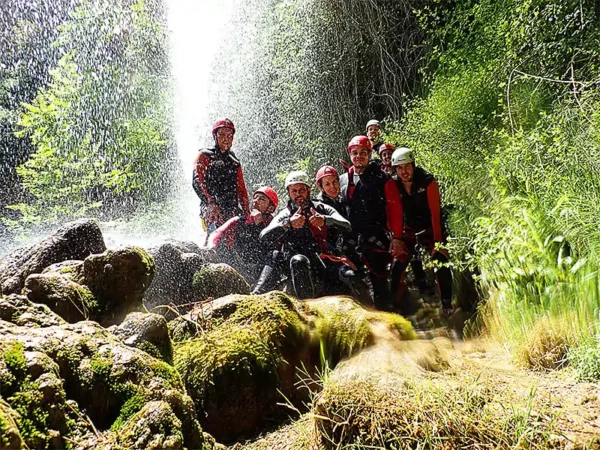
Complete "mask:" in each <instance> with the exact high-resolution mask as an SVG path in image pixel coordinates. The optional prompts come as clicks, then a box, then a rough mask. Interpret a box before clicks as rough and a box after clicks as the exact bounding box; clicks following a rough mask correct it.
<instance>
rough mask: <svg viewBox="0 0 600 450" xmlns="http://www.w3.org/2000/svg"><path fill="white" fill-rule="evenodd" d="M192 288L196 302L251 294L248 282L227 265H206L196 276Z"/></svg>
mask: <svg viewBox="0 0 600 450" xmlns="http://www.w3.org/2000/svg"><path fill="white" fill-rule="evenodd" d="M192 286H193V290H194V295H195V297H196V300H206V299H207V298H209V297H212V298H220V297H224V296H226V295H229V294H249V293H250V285H249V284H248V282H246V280H245V279H244V277H242V276H241V275H240V274H239V273H238V272H237V271H236V270H235V269H233V268H232V267H231V266H228V265H227V264H206V265H205V266H204V267H202V268H201V269H200V270H199V271H198V272H196V273H195V274H194V279H193V281H192Z"/></svg>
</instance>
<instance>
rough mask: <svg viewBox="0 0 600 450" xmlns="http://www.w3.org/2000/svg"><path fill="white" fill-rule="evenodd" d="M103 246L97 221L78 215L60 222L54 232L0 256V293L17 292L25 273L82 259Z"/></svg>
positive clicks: (39, 271)
mask: <svg viewBox="0 0 600 450" xmlns="http://www.w3.org/2000/svg"><path fill="white" fill-rule="evenodd" d="M105 250H106V245H105V244H104V238H103V237H102V232H101V231H100V226H99V225H98V222H97V221H96V220H93V219H80V220H76V221H73V222H69V223H66V224H64V225H63V226H61V227H60V228H59V229H58V230H57V231H56V232H55V233H54V234H52V235H50V236H48V237H47V238H46V239H44V240H43V241H41V242H38V243H36V244H34V245H31V246H29V247H24V248H20V249H17V250H15V251H14V252H12V253H10V254H9V255H8V256H6V257H4V258H3V259H2V260H0V294H4V295H8V294H15V293H18V292H21V289H23V285H24V283H25V280H26V279H27V277H28V276H29V275H31V274H34V273H42V271H43V270H44V269H45V268H46V267H48V266H50V265H52V264H56V263H59V262H62V261H67V260H82V259H84V258H86V257H87V256H88V255H90V254H93V253H102V252H103V251H105Z"/></svg>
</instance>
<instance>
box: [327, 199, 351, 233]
mask: <svg viewBox="0 0 600 450" xmlns="http://www.w3.org/2000/svg"><path fill="white" fill-rule="evenodd" d="M321 208H322V209H321ZM321 208H319V209H321V211H322V213H321V214H323V217H324V218H325V226H327V227H332V228H337V229H339V230H342V231H352V225H350V222H349V221H348V219H345V218H344V216H342V215H341V214H340V213H339V212H338V211H337V210H336V209H335V208H334V207H332V206H329V205H326V204H322V205H321Z"/></svg>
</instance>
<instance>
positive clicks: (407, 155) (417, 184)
mask: <svg viewBox="0 0 600 450" xmlns="http://www.w3.org/2000/svg"><path fill="white" fill-rule="evenodd" d="M392 166H393V168H394V170H395V171H396V174H397V176H398V180H397V185H398V190H399V192H400V198H401V199H402V211H403V214H404V228H403V237H402V239H403V241H404V242H405V243H406V245H407V247H408V252H407V253H405V254H402V255H401V256H400V257H397V258H396V260H395V261H394V265H393V268H392V282H391V284H392V290H393V292H394V295H396V296H400V295H402V289H401V281H402V277H403V275H404V272H405V271H406V267H407V265H408V261H409V259H410V257H411V255H412V254H413V253H414V252H415V251H416V249H415V247H416V245H417V240H418V243H419V244H420V245H421V246H424V247H425V248H426V249H427V251H428V252H429V254H430V255H431V259H432V260H433V261H435V262H436V267H435V269H434V272H435V276H436V280H437V284H438V289H439V291H440V295H441V300H442V313H443V314H444V315H446V316H449V315H451V314H452V313H453V312H454V308H453V306H452V272H451V271H450V268H449V267H448V261H449V259H450V256H449V254H448V250H446V249H445V248H444V247H443V245H444V243H445V236H444V233H443V227H442V215H441V207H440V190H439V187H438V184H437V182H436V180H435V178H434V177H433V175H431V174H430V173H428V172H426V171H425V170H423V169H422V168H420V167H417V166H416V165H415V159H414V155H413V152H412V151H411V150H410V149H408V148H406V147H402V148H399V149H398V150H396V151H395V152H394V153H393V154H392Z"/></svg>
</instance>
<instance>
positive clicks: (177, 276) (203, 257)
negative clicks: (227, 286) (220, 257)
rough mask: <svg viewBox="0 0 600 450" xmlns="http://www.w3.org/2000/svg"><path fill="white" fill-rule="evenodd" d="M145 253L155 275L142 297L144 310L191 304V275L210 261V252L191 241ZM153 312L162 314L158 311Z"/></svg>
mask: <svg viewBox="0 0 600 450" xmlns="http://www.w3.org/2000/svg"><path fill="white" fill-rule="evenodd" d="M148 253H149V254H150V255H151V256H152V257H153V258H154V262H155V266H156V275H155V277H154V279H153V280H152V283H151V285H150V287H149V289H148V291H147V292H146V294H145V296H144V303H145V305H146V307H147V308H148V309H153V308H155V307H157V306H161V305H169V304H174V305H181V304H184V303H189V302H192V301H194V290H193V287H192V280H193V278H194V274H195V273H196V272H197V271H198V270H200V269H201V268H202V266H203V265H205V264H206V263H208V262H213V258H214V254H213V252H211V251H209V250H208V249H205V248H204V249H203V248H200V247H199V246H198V245H196V244H195V243H193V242H181V241H167V242H165V243H164V244H161V245H159V246H157V247H153V248H150V249H148ZM156 312H159V313H161V314H163V313H165V311H164V310H162V309H160V308H159V309H157V311H156Z"/></svg>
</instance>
